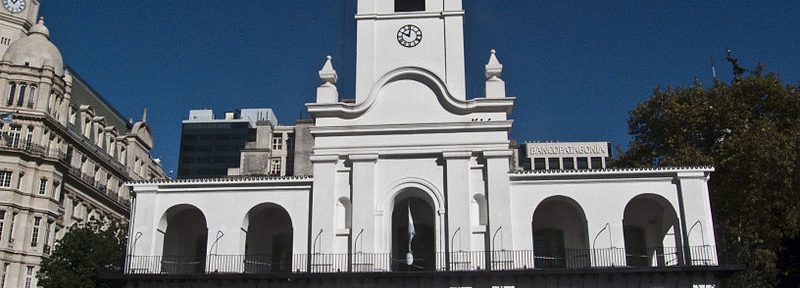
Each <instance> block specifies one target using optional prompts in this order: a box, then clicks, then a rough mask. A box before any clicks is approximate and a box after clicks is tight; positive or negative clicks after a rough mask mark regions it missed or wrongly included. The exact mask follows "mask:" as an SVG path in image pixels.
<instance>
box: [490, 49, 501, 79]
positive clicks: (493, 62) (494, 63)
mask: <svg viewBox="0 0 800 288" xmlns="http://www.w3.org/2000/svg"><path fill="white" fill-rule="evenodd" d="M490 52H491V53H492V54H491V55H490V56H489V63H488V64H486V79H492V78H500V76H501V75H502V74H503V64H500V61H498V60H497V56H496V55H495V54H496V53H497V51H495V50H494V49H492V50H491V51H490Z"/></svg>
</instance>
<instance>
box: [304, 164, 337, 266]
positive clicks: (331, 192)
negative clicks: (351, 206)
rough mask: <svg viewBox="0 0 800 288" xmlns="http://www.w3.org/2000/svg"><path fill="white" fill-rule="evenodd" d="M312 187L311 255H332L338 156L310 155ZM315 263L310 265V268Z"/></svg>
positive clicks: (334, 232) (334, 234) (334, 235)
mask: <svg viewBox="0 0 800 288" xmlns="http://www.w3.org/2000/svg"><path fill="white" fill-rule="evenodd" d="M310 158H311V163H312V164H313V165H314V185H313V187H312V188H311V189H312V192H311V198H312V200H311V211H312V215H311V217H312V218H311V230H310V231H309V238H310V241H311V243H310V244H311V250H310V251H309V252H310V253H311V254H315V253H322V254H325V253H332V252H333V248H334V247H333V242H334V239H335V237H336V231H335V225H334V224H335V223H334V219H335V215H336V214H335V209H336V188H335V187H336V164H337V162H338V161H339V156H338V155H312V156H311V157H310ZM314 264H316V263H312V266H313V265H314Z"/></svg>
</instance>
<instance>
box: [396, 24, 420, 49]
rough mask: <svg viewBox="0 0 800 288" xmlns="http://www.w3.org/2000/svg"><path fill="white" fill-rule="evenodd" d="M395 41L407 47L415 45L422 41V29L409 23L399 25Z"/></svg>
mask: <svg viewBox="0 0 800 288" xmlns="http://www.w3.org/2000/svg"><path fill="white" fill-rule="evenodd" d="M397 42H399V43H400V45H403V46H404V47H407V48H412V47H414V46H417V45H419V42H422V30H420V29H419V27H417V26H414V25H411V24H408V25H405V26H403V27H400V30H399V31H397Z"/></svg>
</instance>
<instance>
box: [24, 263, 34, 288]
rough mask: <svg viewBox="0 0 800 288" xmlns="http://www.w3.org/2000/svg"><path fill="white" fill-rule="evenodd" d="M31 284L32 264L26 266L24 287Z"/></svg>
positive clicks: (28, 287)
mask: <svg viewBox="0 0 800 288" xmlns="http://www.w3.org/2000/svg"><path fill="white" fill-rule="evenodd" d="M32 284H33V266H28V270H27V271H25V288H31V285H32Z"/></svg>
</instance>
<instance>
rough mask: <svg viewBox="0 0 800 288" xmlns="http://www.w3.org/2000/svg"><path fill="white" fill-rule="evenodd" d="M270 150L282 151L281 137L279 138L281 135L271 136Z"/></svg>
mask: <svg viewBox="0 0 800 288" xmlns="http://www.w3.org/2000/svg"><path fill="white" fill-rule="evenodd" d="M272 150H283V137H281V134H275V135H273V136H272Z"/></svg>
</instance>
